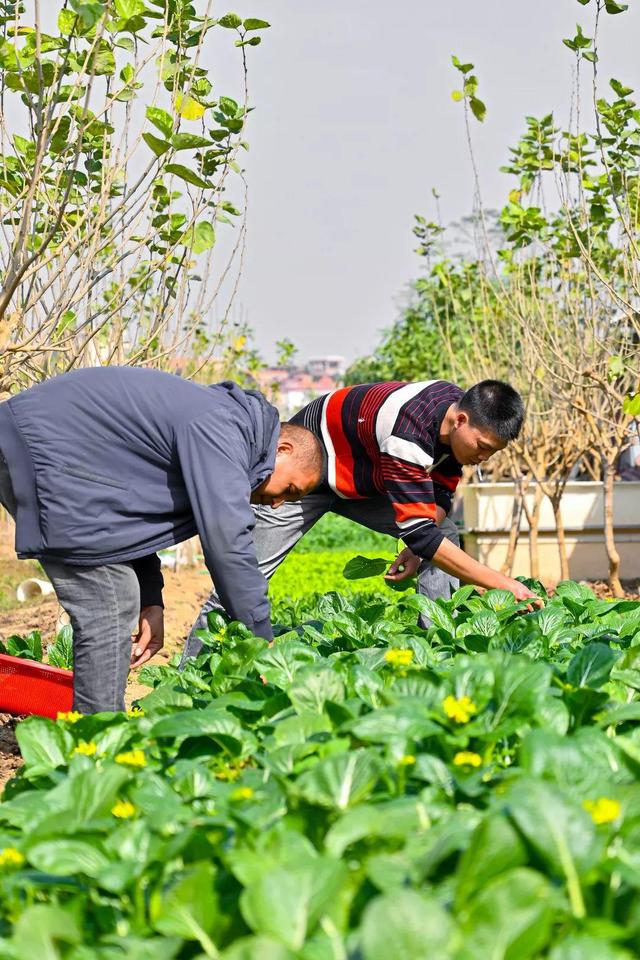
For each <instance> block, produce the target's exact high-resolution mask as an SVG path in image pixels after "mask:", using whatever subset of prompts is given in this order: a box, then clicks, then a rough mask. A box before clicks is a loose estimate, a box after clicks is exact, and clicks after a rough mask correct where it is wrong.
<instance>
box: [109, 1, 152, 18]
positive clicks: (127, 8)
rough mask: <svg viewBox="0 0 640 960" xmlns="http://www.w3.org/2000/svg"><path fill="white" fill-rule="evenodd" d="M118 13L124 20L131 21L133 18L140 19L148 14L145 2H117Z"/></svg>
mask: <svg viewBox="0 0 640 960" xmlns="http://www.w3.org/2000/svg"><path fill="white" fill-rule="evenodd" d="M115 8H116V13H117V14H118V16H119V17H121V18H122V19H123V20H130V19H131V18H132V17H139V16H140V15H141V14H143V13H146V10H147V8H146V7H145V5H144V3H143V0H115Z"/></svg>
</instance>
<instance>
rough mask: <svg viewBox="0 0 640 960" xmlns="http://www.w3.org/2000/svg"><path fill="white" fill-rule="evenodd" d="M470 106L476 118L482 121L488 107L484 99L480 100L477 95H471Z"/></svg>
mask: <svg viewBox="0 0 640 960" xmlns="http://www.w3.org/2000/svg"><path fill="white" fill-rule="evenodd" d="M469 106H470V107H471V112H472V114H473V115H474V117H475V118H476V120H479V121H480V122H482V121H483V120H484V118H485V117H486V115H487V108H486V106H485V105H484V103H483V102H482V100H478V98H477V97H471V99H470V100H469Z"/></svg>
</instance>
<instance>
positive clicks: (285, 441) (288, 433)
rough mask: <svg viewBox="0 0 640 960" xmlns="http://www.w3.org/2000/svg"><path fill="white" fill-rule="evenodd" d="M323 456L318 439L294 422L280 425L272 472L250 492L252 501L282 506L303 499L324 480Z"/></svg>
mask: <svg viewBox="0 0 640 960" xmlns="http://www.w3.org/2000/svg"><path fill="white" fill-rule="evenodd" d="M323 463H324V458H323V453H322V445H321V444H320V441H319V440H318V438H317V437H316V436H315V435H314V434H313V433H312V432H311V430H307V429H306V427H298V426H296V425H295V424H293V423H283V424H281V425H280V437H279V439H278V447H277V450H276V465H275V467H274V470H273V473H272V474H271V476H270V477H269V478H268V480H265V481H264V483H261V484H260V486H259V487H256V489H255V490H254V491H253V493H252V494H251V503H260V504H263V505H264V504H269V505H270V506H272V507H279V506H280V505H281V504H283V503H284V502H285V501H286V500H300V498H301V497H305V496H306V495H307V494H308V493H311V491H312V490H314V489H315V488H316V487H317V486H318V484H319V483H320V481H321V479H322V468H323Z"/></svg>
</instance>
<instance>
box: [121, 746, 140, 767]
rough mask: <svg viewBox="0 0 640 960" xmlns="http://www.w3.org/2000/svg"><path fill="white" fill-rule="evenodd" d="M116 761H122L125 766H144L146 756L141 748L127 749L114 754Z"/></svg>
mask: <svg viewBox="0 0 640 960" xmlns="http://www.w3.org/2000/svg"><path fill="white" fill-rule="evenodd" d="M116 763H122V764H124V766H125V767H146V765H147V758H146V757H145V755H144V751H143V750H138V749H136V750H127V751H126V752H125V753H118V754H117V755H116Z"/></svg>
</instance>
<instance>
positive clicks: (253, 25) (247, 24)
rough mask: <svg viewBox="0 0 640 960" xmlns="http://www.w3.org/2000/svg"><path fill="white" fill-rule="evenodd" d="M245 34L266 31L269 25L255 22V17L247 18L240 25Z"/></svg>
mask: <svg viewBox="0 0 640 960" xmlns="http://www.w3.org/2000/svg"><path fill="white" fill-rule="evenodd" d="M242 26H243V27H244V28H245V30H246V31H247V33H249V31H251V30H266V29H267V27H270V26H271V24H270V23H267V21H266V20H257V19H256V18H255V17H248V18H247V19H246V20H245V21H244V22H243V24H242Z"/></svg>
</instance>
